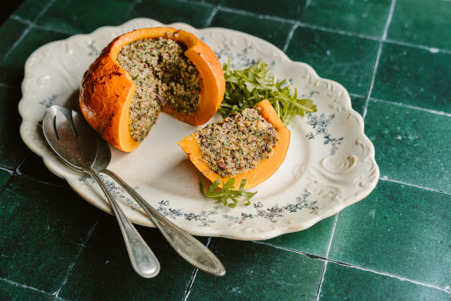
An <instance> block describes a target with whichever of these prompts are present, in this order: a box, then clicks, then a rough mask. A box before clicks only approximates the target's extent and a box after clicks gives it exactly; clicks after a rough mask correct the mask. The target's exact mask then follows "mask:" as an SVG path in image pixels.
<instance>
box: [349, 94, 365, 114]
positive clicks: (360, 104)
mask: <svg viewBox="0 0 451 301" xmlns="http://www.w3.org/2000/svg"><path fill="white" fill-rule="evenodd" d="M351 104H352V108H353V109H354V110H355V111H357V113H359V114H360V115H361V116H363V111H364V110H365V105H366V97H363V96H357V95H351Z"/></svg>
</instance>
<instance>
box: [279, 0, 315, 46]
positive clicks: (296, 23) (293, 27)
mask: <svg viewBox="0 0 451 301" xmlns="http://www.w3.org/2000/svg"><path fill="white" fill-rule="evenodd" d="M310 2H311V0H307V1H306V2H305V5H304V7H303V8H302V12H301V13H302V14H301V18H302V17H303V16H304V13H305V11H306V10H307V8H308V7H309V5H310ZM299 22H300V21H295V22H293V25H292V26H291V28H290V32H288V36H287V40H286V42H285V45H283V48H282V51H283V52H284V53H286V52H287V49H288V46H289V45H290V42H291V39H292V38H293V35H294V32H295V31H296V29H297V28H298V27H299Z"/></svg>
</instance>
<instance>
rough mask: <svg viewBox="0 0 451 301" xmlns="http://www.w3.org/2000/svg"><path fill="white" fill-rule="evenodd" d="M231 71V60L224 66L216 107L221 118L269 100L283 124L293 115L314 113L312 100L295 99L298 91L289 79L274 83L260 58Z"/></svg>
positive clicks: (275, 80) (266, 66) (272, 77)
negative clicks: (220, 98) (222, 88)
mask: <svg viewBox="0 0 451 301" xmlns="http://www.w3.org/2000/svg"><path fill="white" fill-rule="evenodd" d="M233 68H234V66H233V65H232V64H231V63H230V60H229V62H228V63H227V64H224V65H223V70H224V77H225V81H226V90H225V94H224V100H223V101H222V103H221V107H220V108H219V112H220V113H221V115H222V116H223V117H226V116H229V115H230V114H232V113H235V112H240V111H242V110H244V109H246V108H253V107H255V106H256V105H257V103H259V102H260V101H262V100H264V99H268V100H269V102H270V103H271V104H272V106H273V107H274V109H275V110H276V112H277V114H278V115H279V117H280V119H281V120H282V122H283V123H284V124H285V125H288V124H289V121H290V120H291V119H292V118H293V117H294V115H301V116H304V115H305V113H306V112H309V113H312V112H316V106H315V105H314V104H313V101H312V100H311V99H304V98H302V99H300V98H298V92H297V89H296V88H295V89H293V88H292V87H291V85H290V83H289V82H288V80H286V79H284V80H282V81H277V79H276V77H275V75H273V76H271V75H270V69H269V66H268V64H266V63H265V62H264V61H263V60H262V59H260V60H259V61H258V62H257V63H256V64H255V65H252V66H249V67H247V68H244V69H241V70H233Z"/></svg>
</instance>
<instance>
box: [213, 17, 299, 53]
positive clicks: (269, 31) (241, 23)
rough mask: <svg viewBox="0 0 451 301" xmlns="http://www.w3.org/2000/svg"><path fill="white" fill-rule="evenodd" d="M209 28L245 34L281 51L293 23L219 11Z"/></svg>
mask: <svg viewBox="0 0 451 301" xmlns="http://www.w3.org/2000/svg"><path fill="white" fill-rule="evenodd" d="M211 26H212V27H226V28H231V29H235V30H238V31H242V32H246V33H249V34H251V35H254V36H257V37H260V38H262V39H264V40H266V41H268V42H270V43H272V44H274V45H275V46H277V47H279V48H281V49H283V47H284V45H285V43H286V40H287V38H288V34H289V32H290V30H291V27H292V26H293V23H292V22H285V21H278V20H271V19H263V18H260V17H257V16H249V15H246V14H237V13H231V12H228V11H221V10H220V11H218V12H217V13H216V15H215V17H214V18H213V22H212V23H211Z"/></svg>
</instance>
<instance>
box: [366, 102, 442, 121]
mask: <svg viewBox="0 0 451 301" xmlns="http://www.w3.org/2000/svg"><path fill="white" fill-rule="evenodd" d="M369 101H373V102H383V103H386V104H390V105H394V106H398V107H404V108H408V109H412V110H417V111H423V112H426V113H431V114H436V115H442V116H446V117H451V113H445V112H443V111H436V110H430V109H426V108H422V107H417V106H412V105H408V104H405V103H399V102H394V101H390V100H383V99H378V98H371V99H369Z"/></svg>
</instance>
